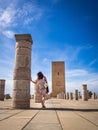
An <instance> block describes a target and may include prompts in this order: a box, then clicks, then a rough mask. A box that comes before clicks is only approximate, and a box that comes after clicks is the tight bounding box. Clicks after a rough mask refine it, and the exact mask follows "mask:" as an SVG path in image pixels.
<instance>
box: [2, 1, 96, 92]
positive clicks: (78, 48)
mask: <svg viewBox="0 0 98 130" xmlns="http://www.w3.org/2000/svg"><path fill="white" fill-rule="evenodd" d="M19 33H20V34H24V33H26V34H27V33H29V34H31V35H32V39H33V46H32V78H33V79H36V73H37V72H38V71H42V72H43V73H44V74H45V75H46V76H47V79H48V82H49V87H50V92H51V75H52V73H51V62H52V61H65V68H66V70H65V73H66V89H67V91H72V92H73V91H74V89H79V90H80V91H81V86H82V84H84V83H86V84H87V85H88V89H89V90H92V91H93V92H94V91H95V92H98V67H97V66H98V0H3V1H2V0H0V79H6V89H5V92H6V93H12V86H13V69H14V58H15V44H16V43H15V37H14V34H19ZM31 93H33V85H32V84H31Z"/></svg>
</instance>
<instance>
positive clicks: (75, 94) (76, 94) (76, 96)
mask: <svg viewBox="0 0 98 130" xmlns="http://www.w3.org/2000/svg"><path fill="white" fill-rule="evenodd" d="M74 99H75V100H78V90H77V89H75V93H74Z"/></svg>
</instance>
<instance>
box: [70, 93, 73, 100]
mask: <svg viewBox="0 0 98 130" xmlns="http://www.w3.org/2000/svg"><path fill="white" fill-rule="evenodd" d="M69 99H70V100H72V99H73V93H71V92H70V93H69Z"/></svg>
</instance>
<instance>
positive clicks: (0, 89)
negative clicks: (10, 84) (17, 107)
mask: <svg viewBox="0 0 98 130" xmlns="http://www.w3.org/2000/svg"><path fill="white" fill-rule="evenodd" d="M4 91H5V80H4V79H0V100H1V101H4Z"/></svg>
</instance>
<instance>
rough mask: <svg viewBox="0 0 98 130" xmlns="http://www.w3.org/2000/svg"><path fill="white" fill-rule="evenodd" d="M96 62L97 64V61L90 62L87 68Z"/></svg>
mask: <svg viewBox="0 0 98 130" xmlns="http://www.w3.org/2000/svg"><path fill="white" fill-rule="evenodd" d="M96 62H97V59H94V60H92V61H91V62H90V63H89V66H92V65H93V64H95V63H96Z"/></svg>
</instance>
